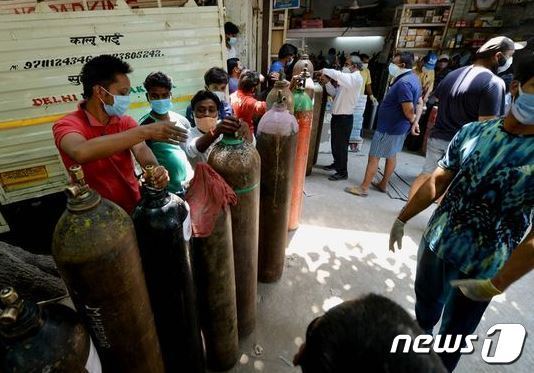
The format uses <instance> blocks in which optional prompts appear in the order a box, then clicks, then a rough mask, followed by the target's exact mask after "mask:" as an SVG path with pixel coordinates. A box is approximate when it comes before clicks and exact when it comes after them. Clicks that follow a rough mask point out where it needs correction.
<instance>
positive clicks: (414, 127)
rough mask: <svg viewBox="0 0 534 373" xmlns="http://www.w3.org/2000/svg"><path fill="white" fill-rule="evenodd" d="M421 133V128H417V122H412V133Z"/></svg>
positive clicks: (415, 134)
mask: <svg viewBox="0 0 534 373" xmlns="http://www.w3.org/2000/svg"><path fill="white" fill-rule="evenodd" d="M420 134H421V130H420V129H419V123H418V122H415V123H414V124H412V135H414V136H419V135H420Z"/></svg>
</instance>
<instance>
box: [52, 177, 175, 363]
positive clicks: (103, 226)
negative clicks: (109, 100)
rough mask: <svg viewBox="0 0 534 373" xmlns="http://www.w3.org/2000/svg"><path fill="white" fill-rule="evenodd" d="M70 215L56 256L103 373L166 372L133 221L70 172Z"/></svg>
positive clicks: (59, 232)
mask: <svg viewBox="0 0 534 373" xmlns="http://www.w3.org/2000/svg"><path fill="white" fill-rule="evenodd" d="M69 171H70V173H71V177H72V179H73V181H74V185H72V186H70V187H68V188H67V193H68V196H69V198H68V201H67V210H66V211H65V212H64V213H63V215H62V216H61V218H60V219H59V221H58V223H57V225H56V229H55V232H54V238H53V242H52V255H53V256H54V260H55V261H56V264H57V267H58V269H59V272H60V274H61V277H62V278H63V280H64V281H65V284H66V285H67V288H68V290H69V294H70V295H71V297H72V300H73V302H74V305H75V306H76V309H77V310H78V312H79V313H80V314H81V316H82V319H83V320H84V322H85V324H86V326H87V328H88V329H89V332H90V333H91V336H92V338H93V341H94V342H95V345H96V348H97V350H98V353H99V356H100V359H101V361H102V367H103V370H104V371H105V372H128V373H137V372H138V373H145V372H151V373H153V372H154V373H156V372H157V373H161V372H164V368H163V360H162V356H161V352H160V348H159V343H158V337H157V334H156V327H155V325H154V316H153V315H152V309H151V307H150V300H149V298H148V292H147V288H146V283H145V276H144V275H143V269H142V267H141V258H140V257H139V250H138V248H137V242H136V238H135V231H134V227H133V223H132V220H131V219H130V217H129V216H128V214H127V213H126V212H125V211H124V210H122V209H121V208H120V207H119V206H117V205H116V204H114V203H113V202H110V201H108V200H106V199H103V198H101V197H100V195H99V194H98V193H96V192H95V191H94V190H92V189H90V188H89V187H88V186H87V185H86V184H85V181H84V176H83V171H82V169H81V167H80V166H72V167H71V168H70V169H69Z"/></svg>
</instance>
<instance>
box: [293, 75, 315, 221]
mask: <svg viewBox="0 0 534 373" xmlns="http://www.w3.org/2000/svg"><path fill="white" fill-rule="evenodd" d="M307 75H309V74H308V72H307V71H306V68H305V69H304V71H303V72H302V73H301V76H300V79H299V83H298V86H297V91H296V92H295V94H294V95H293V96H294V99H295V117H296V119H297V123H298V125H299V131H298V135H297V151H296V156H295V167H294V171H293V183H292V187H291V208H290V210H289V224H288V228H289V230H295V229H297V228H298V226H299V221H300V212H301V210H302V197H303V192H304V177H305V176H306V164H307V162H308V150H309V146H310V135H311V127H312V121H313V103H312V100H311V98H310V97H309V96H308V95H307V94H306V93H305V92H304V84H305V81H306V78H307Z"/></svg>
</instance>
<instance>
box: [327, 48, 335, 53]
mask: <svg viewBox="0 0 534 373" xmlns="http://www.w3.org/2000/svg"><path fill="white" fill-rule="evenodd" d="M328 54H336V48H330V49H329V50H328Z"/></svg>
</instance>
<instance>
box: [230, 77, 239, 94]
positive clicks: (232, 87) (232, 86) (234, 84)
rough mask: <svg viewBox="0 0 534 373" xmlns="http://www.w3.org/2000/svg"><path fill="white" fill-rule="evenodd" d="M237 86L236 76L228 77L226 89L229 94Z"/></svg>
mask: <svg viewBox="0 0 534 373" xmlns="http://www.w3.org/2000/svg"><path fill="white" fill-rule="evenodd" d="M238 86H239V79H237V78H230V79H228V91H229V92H230V94H232V93H234V92H236V91H237V87H238Z"/></svg>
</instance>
